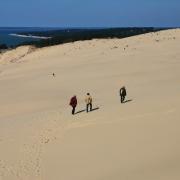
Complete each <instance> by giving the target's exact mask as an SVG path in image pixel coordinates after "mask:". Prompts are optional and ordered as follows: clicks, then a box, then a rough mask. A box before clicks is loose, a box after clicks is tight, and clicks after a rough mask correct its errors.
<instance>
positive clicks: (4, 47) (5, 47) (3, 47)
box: [0, 44, 8, 50]
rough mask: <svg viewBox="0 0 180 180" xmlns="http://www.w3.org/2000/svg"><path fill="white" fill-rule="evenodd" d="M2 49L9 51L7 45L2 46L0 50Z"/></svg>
mask: <svg viewBox="0 0 180 180" xmlns="http://www.w3.org/2000/svg"><path fill="white" fill-rule="evenodd" d="M1 49H8V46H7V45H6V44H0V50H1Z"/></svg>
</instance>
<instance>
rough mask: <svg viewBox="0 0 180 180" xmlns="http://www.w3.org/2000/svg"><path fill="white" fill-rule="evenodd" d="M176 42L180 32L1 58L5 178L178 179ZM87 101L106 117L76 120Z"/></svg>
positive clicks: (179, 57)
mask: <svg viewBox="0 0 180 180" xmlns="http://www.w3.org/2000/svg"><path fill="white" fill-rule="evenodd" d="M179 42H180V30H179V29H175V30H167V31H161V32H158V33H149V34H145V35H140V36H135V37H130V38H126V39H103V40H96V39H94V40H91V41H83V42H81V41H79V42H75V43H68V44H64V45H58V46H53V47H47V48H42V49H32V47H29V46H25V47H19V48H17V49H15V50H11V51H9V52H6V53H4V54H0V85H1V90H0V179H2V180H21V179H22V180H32V179H33V180H50V179H51V180H59V179H61V180H72V179H75V180H109V179H126V180H145V179H146V180H152V179H153V180H161V179H162V180H169V179H173V180H179V178H180V172H179V169H180V154H179V152H180V145H179V141H180V131H179V126H180V122H179V120H180V112H179V110H178V109H179V108H180V98H179V79H180V51H179ZM52 73H55V74H56V76H55V77H53V76H52ZM123 85H125V86H126V87H127V91H128V96H127V100H131V101H129V102H127V103H125V104H120V98H119V92H118V91H119V88H120V87H121V86H123ZM87 92H90V93H91V95H92V97H93V107H94V108H97V107H99V109H96V110H94V111H93V112H91V113H88V114H87V113H86V112H82V113H78V114H76V115H75V116H72V115H71V114H70V112H71V108H70V107H69V100H70V97H71V96H73V95H77V97H78V107H77V111H81V110H84V109H85V102H84V98H85V95H86V93H87Z"/></svg>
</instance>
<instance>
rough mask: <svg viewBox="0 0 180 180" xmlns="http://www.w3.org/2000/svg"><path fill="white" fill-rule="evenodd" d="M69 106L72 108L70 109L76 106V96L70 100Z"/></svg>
mask: <svg viewBox="0 0 180 180" xmlns="http://www.w3.org/2000/svg"><path fill="white" fill-rule="evenodd" d="M69 105H70V106H72V107H76V106H77V98H76V96H74V97H72V98H71V100H70V103H69Z"/></svg>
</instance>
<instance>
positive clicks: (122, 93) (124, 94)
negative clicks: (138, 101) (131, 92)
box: [119, 86, 127, 103]
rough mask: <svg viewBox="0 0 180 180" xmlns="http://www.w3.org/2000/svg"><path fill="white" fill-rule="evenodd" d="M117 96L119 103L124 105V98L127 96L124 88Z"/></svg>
mask: <svg viewBox="0 0 180 180" xmlns="http://www.w3.org/2000/svg"><path fill="white" fill-rule="evenodd" d="M119 94H120V96H121V103H124V100H125V97H126V95H127V92H126V88H125V87H124V86H123V87H122V88H121V89H120V91H119Z"/></svg>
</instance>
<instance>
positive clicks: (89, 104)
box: [85, 93, 92, 113]
mask: <svg viewBox="0 0 180 180" xmlns="http://www.w3.org/2000/svg"><path fill="white" fill-rule="evenodd" d="M85 102H86V112H87V113H88V112H89V107H90V111H92V97H91V95H90V93H87V97H86V99H85Z"/></svg>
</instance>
